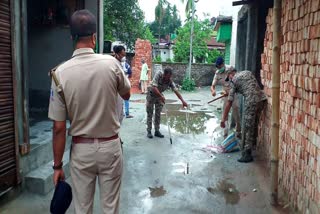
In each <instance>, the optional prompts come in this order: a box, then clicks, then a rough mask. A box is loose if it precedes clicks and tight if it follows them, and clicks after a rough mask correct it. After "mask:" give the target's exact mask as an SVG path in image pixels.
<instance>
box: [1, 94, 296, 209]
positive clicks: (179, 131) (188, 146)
mask: <svg viewBox="0 0 320 214" xmlns="http://www.w3.org/2000/svg"><path fill="white" fill-rule="evenodd" d="M183 96H184V97H185V99H186V100H187V102H188V103H190V104H192V105H191V111H189V113H188V114H186V113H185V112H184V111H181V110H180V105H178V103H179V102H178V101H177V98H176V97H175V95H174V94H172V93H170V92H169V93H166V97H167V109H168V119H167V118H166V115H165V114H164V113H163V115H162V119H163V120H162V126H161V132H162V133H163V134H164V135H165V138H163V139H159V138H153V139H148V138H147V137H146V130H145V121H146V115H145V103H144V99H145V96H143V95H134V96H133V97H132V103H131V112H130V113H131V114H132V115H134V118H133V119H126V120H124V122H123V125H122V130H121V138H122V139H123V141H124V163H125V166H124V174H123V185H122V190H121V213H123V214H142V213H145V214H149V213H150V214H152V213H154V214H171V213H172V214H175V213H179V214H180V213H181V214H189V213H190V214H191V213H203V214H205V213H210V214H211V213H226V214H229V213H230V214H233V213H239V214H242V213H243V214H250V213H252V214H264V213H266V214H269V213H290V212H289V211H288V210H280V209H276V208H273V207H271V206H270V203H269V195H270V191H269V180H268V171H267V170H266V167H265V165H266V164H267V163H265V161H264V160H261V159H259V156H255V162H254V163H250V164H240V163H238V162H237V161H236V160H237V158H239V156H240V153H239V152H236V153H228V154H215V153H212V152H211V151H210V150H208V149H205V148H208V146H214V145H217V144H219V143H220V142H221V141H222V140H223V137H222V130H221V129H220V128H219V121H220V120H219V119H220V115H221V104H222V101H217V102H215V103H213V104H212V105H206V104H205V103H206V102H207V101H209V100H210V99H211V96H210V92H209V89H208V88H205V89H201V90H200V91H197V92H192V93H183ZM167 121H168V122H169V125H170V127H171V134H172V142H173V144H172V145H171V144H170V141H169V137H168V127H167V126H166V124H167ZM69 181H70V179H69ZM52 194H53V193H50V194H48V195H47V196H46V197H42V196H38V195H34V194H30V193H26V192H24V193H22V194H21V195H20V196H19V197H18V198H16V199H15V200H13V201H11V202H9V203H7V204H5V205H4V206H2V207H0V213H10V214H11V213H49V212H48V211H49V205H50V200H51V197H52ZM68 213H73V207H72V206H71V208H70V209H69V211H68ZM94 213H101V212H100V205H99V193H98V189H97V191H96V195H95V206H94Z"/></svg>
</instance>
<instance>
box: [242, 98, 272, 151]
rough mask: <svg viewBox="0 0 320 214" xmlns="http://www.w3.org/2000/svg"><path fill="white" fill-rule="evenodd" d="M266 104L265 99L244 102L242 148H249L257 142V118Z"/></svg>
mask: <svg viewBox="0 0 320 214" xmlns="http://www.w3.org/2000/svg"><path fill="white" fill-rule="evenodd" d="M266 106H267V100H264V101H260V102H258V103H254V102H250V103H246V102H245V107H244V116H243V125H244V127H243V131H242V145H241V147H242V149H244V150H249V149H252V147H253V146H255V145H256V144H257V137H258V126H259V119H260V116H261V114H262V111H263V110H264V108H265V107H266Z"/></svg>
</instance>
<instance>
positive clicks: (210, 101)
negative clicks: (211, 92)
mask: <svg viewBox="0 0 320 214" xmlns="http://www.w3.org/2000/svg"><path fill="white" fill-rule="evenodd" d="M226 96H227V95H226V94H224V95H221V96H220V97H217V98H214V99H213V100H211V101H209V102H208V104H210V103H212V102H214V101H216V100H219V99H221V98H223V97H226Z"/></svg>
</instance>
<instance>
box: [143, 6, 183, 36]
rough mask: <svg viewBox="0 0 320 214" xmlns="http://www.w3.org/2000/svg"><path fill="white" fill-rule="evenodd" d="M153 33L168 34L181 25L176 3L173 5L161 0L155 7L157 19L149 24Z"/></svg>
mask: <svg viewBox="0 0 320 214" xmlns="http://www.w3.org/2000/svg"><path fill="white" fill-rule="evenodd" d="M149 26H150V30H151V31H152V33H153V35H158V36H159V35H160V37H161V36H162V37H163V36H166V35H170V34H173V33H175V32H176V30H177V29H178V28H179V27H180V26H181V20H180V17H179V15H178V9H177V7H176V5H174V6H171V5H170V3H168V2H167V1H164V0H159V1H158V5H157V6H156V9H155V21H154V22H152V23H150V24H149Z"/></svg>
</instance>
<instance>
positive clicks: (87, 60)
mask: <svg viewBox="0 0 320 214" xmlns="http://www.w3.org/2000/svg"><path fill="white" fill-rule="evenodd" d="M56 75H57V78H58V79H59V81H60V83H61V85H62V88H63V91H64V95H65V99H66V105H67V109H68V116H69V119H70V123H71V125H70V128H69V135H71V136H81V137H94V138H103V137H111V136H114V135H115V134H118V132H119V129H120V122H119V118H118V115H117V110H116V104H117V100H118V94H120V95H125V94H127V93H128V92H129V91H130V82H129V81H128V79H127V78H126V77H125V75H124V72H123V71H122V68H121V66H120V65H119V63H118V62H117V60H116V59H115V58H114V57H112V56H108V55H100V54H94V52H93V50H92V49H90V48H81V49H77V50H75V51H74V53H73V58H72V59H70V60H68V61H67V62H65V63H64V64H62V65H61V66H59V68H58V69H57V70H56ZM66 114H67V111H66V106H65V104H64V102H63V100H62V99H61V97H60V96H59V94H58V93H57V91H56V86H55V84H54V82H52V84H51V95H50V104H49V118H50V119H52V120H55V121H65V120H66V119H67V117H66Z"/></svg>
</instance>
